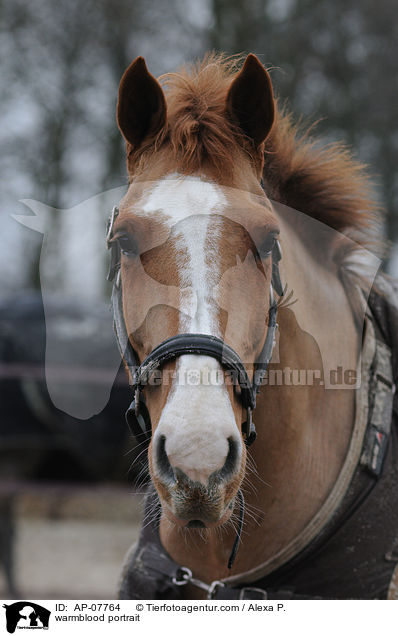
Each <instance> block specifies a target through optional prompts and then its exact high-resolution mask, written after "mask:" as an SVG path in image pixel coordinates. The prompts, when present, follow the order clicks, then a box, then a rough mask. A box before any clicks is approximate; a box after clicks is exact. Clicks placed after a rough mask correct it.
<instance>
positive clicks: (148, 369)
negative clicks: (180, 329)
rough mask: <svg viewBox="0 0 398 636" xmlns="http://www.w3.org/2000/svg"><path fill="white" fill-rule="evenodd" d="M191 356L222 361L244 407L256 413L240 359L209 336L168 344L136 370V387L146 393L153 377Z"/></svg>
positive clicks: (186, 337)
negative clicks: (183, 356) (239, 390)
mask: <svg viewBox="0 0 398 636" xmlns="http://www.w3.org/2000/svg"><path fill="white" fill-rule="evenodd" d="M188 354H193V355H204V356H210V357H212V358H215V359H216V360H219V362H220V363H221V364H222V366H223V367H224V369H226V370H227V371H231V372H232V379H233V380H234V383H236V384H238V385H239V386H240V388H241V394H240V398H241V401H242V404H243V406H244V407H245V408H247V407H250V408H252V409H254V407H255V405H256V396H255V394H254V392H253V389H252V384H251V382H250V379H249V376H248V375H247V372H246V369H245V367H244V365H243V364H242V361H241V359H240V357H239V356H238V354H237V353H236V351H234V349H232V347H230V346H229V345H227V344H226V343H225V342H224V341H223V340H221V338H217V337H216V336H211V335H207V334H201V333H182V334H178V335H177V336H173V337H172V338H168V339H167V340H164V341H163V342H162V343H161V344H160V345H159V346H157V347H155V349H154V350H153V351H152V352H151V353H150V354H149V356H148V357H147V358H145V360H144V362H143V363H142V364H141V366H140V367H138V369H137V370H136V373H135V375H134V380H133V382H134V386H135V387H137V388H140V389H142V388H143V387H144V386H145V385H146V384H147V383H148V381H149V379H150V377H151V375H152V373H153V372H154V371H155V370H156V369H159V368H161V367H162V366H163V365H164V363H165V362H168V361H169V360H174V359H175V358H177V357H179V356H182V355H188Z"/></svg>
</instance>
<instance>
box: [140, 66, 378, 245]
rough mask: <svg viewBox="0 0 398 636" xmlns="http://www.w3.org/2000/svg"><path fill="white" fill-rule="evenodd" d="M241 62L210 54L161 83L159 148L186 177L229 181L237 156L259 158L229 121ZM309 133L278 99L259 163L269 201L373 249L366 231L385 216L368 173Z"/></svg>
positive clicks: (347, 153)
mask: <svg viewBox="0 0 398 636" xmlns="http://www.w3.org/2000/svg"><path fill="white" fill-rule="evenodd" d="M242 59H243V58H242V57H241V56H240V57H236V56H235V57H227V56H225V55H216V54H209V55H207V56H206V57H205V58H204V59H203V60H202V61H201V62H198V63H197V64H195V65H192V66H185V67H183V68H182V69H180V71H179V72H177V73H169V74H167V75H164V76H162V77H161V78H160V81H161V83H162V84H163V85H164V88H165V92H166V97H167V108H168V123H169V125H168V128H167V130H166V131H162V132H161V133H160V135H159V136H158V138H157V140H156V149H159V148H161V147H162V146H163V145H165V144H167V146H168V149H169V150H171V152H172V154H173V159H174V160H175V162H176V165H177V166H178V169H179V170H181V171H182V172H185V173H194V172H197V171H199V170H201V169H203V166H204V165H207V166H209V165H210V166H211V167H212V169H213V171H216V172H217V173H218V174H219V175H230V174H232V173H233V172H234V170H236V165H237V157H239V153H241V154H242V152H243V153H249V154H250V155H251V159H252V160H255V159H256V157H255V154H256V153H255V152H254V151H253V149H252V152H251V150H250V145H249V144H248V142H247V140H245V139H244V138H243V135H242V133H240V132H239V130H237V129H236V127H235V126H234V124H233V123H232V122H231V121H229V120H228V118H227V117H226V116H225V99H226V94H227V91H228V87H229V85H230V84H231V82H232V80H233V79H234V78H235V76H236V75H237V73H238V72H239V67H240V65H241V61H242ZM312 133H313V126H307V127H305V126H304V125H302V124H298V123H295V122H294V121H293V117H292V115H291V113H290V112H289V111H288V110H287V109H286V108H281V107H280V106H279V104H278V100H276V118H275V122H274V125H273V128H272V130H271V133H270V135H269V137H268V138H267V139H266V141H265V147H264V152H263V156H262V157H261V158H262V159H263V160H264V168H263V181H264V185H265V190H266V192H267V195H268V196H269V198H270V199H273V200H275V201H278V202H280V203H283V204H284V205H287V206H289V207H291V208H294V209H297V210H300V211H302V212H305V213H306V214H308V215H310V216H312V217H313V218H316V219H318V220H319V221H322V222H323V223H325V224H327V225H329V226H330V227H332V228H334V229H336V230H338V231H339V232H344V233H350V230H353V233H354V234H355V239H356V240H359V241H360V242H362V243H363V244H367V245H368V246H369V233H370V232H369V230H370V231H372V230H373V232H374V229H375V225H378V224H380V218H381V211H380V210H379V206H378V204H377V202H376V197H375V194H374V192H373V187H372V184H371V181H370V178H369V175H368V173H367V169H366V167H365V166H364V165H363V164H362V163H359V162H358V161H356V160H355V159H354V158H353V156H352V154H351V152H350V151H349V150H348V149H347V147H346V146H345V145H344V144H341V143H334V144H328V145H324V144H323V145H322V143H320V140H319V139H314V138H313V136H312ZM242 148H244V150H242ZM150 152H151V151H150V149H149V147H148V148H147V149H143V152H142V153H141V159H143V160H145V157H146V158H148V153H150ZM152 152H153V146H152ZM246 156H247V155H246ZM361 236H362V240H361V238H359V237H361ZM365 236H367V237H368V238H367V239H365V238H364V237H365Z"/></svg>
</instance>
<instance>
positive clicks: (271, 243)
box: [260, 234, 278, 258]
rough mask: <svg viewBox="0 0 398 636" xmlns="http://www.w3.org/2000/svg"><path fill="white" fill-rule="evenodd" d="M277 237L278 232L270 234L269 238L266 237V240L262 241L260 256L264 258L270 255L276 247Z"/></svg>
mask: <svg viewBox="0 0 398 636" xmlns="http://www.w3.org/2000/svg"><path fill="white" fill-rule="evenodd" d="M277 238H278V235H277V234H268V236H267V238H266V239H265V241H263V242H262V244H261V246H260V256H261V257H262V258H264V257H266V256H269V255H270V254H271V252H272V250H273V249H274V247H275V243H276V240H277Z"/></svg>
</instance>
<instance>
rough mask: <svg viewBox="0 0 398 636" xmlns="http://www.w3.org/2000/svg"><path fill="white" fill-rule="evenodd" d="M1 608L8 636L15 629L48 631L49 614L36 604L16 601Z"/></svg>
mask: <svg viewBox="0 0 398 636" xmlns="http://www.w3.org/2000/svg"><path fill="white" fill-rule="evenodd" d="M3 607H5V610H6V620H7V631H8V633H9V634H13V633H14V632H15V630H16V629H48V621H49V620H50V614H51V612H50V610H48V609H46V608H45V607H42V606H41V605H37V603H31V601H18V603H12V605H3Z"/></svg>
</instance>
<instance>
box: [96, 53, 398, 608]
mask: <svg viewBox="0 0 398 636" xmlns="http://www.w3.org/2000/svg"><path fill="white" fill-rule="evenodd" d="M117 121H118V126H119V128H120V131H121V133H122V135H123V137H124V140H125V142H126V151H127V169H128V175H129V186H128V190H127V193H126V195H125V197H124V198H123V199H122V201H121V202H120V204H119V205H118V207H115V208H114V210H113V212H112V216H111V218H110V220H109V223H108V231H107V242H108V247H109V248H110V249H111V267H110V274H109V279H110V280H113V281H114V287H113V310H114V321H115V331H116V334H117V338H118V341H119V346H120V350H121V352H122V355H123V357H124V361H125V366H126V368H127V370H128V373H129V374H130V382H131V384H132V389H133V398H134V399H133V401H132V404H131V406H130V408H129V410H128V412H127V415H126V418H127V421H128V423H129V424H130V426H131V428H132V430H133V432H134V433H135V434H136V435H137V438H138V439H140V440H141V443H142V444H143V446H142V449H143V450H142V452H143V453H147V457H148V468H149V477H150V484H151V486H150V490H149V493H148V499H147V506H146V517H145V519H144V524H143V529H142V533H141V538H140V540H139V543H138V545H136V546H133V548H132V549H131V551H130V552H129V554H128V555H127V557H126V562H125V565H124V569H123V573H122V579H121V587H120V592H119V594H120V597H121V598H205V597H206V596H207V598H386V597H387V594H388V589H389V586H390V582H391V579H392V574H393V569H394V563H393V559H392V560H390V561H388V560H385V561H383V564H384V565H383V567H382V566H381V565H380V564H379V563H378V562H377V563H376V561H375V565H374V568H373V570H375V569H377V567H379V569H378V570H377V573H378V574H377V576H376V575H375V572H374V571H372V572H370V573H368V575H367V576H366V577H365V576H363V577H361V576H359V574H358V572H360V571H361V568H362V567H363V563H364V562H365V561H366V563H368V564H369V563H370V562H372V563H373V561H372V559H376V557H375V556H374V554H373V553H370V552H369V554H368V553H366V555H367V560H366V559H365V557H364V550H369V551H370V550H371V547H370V546H371V543H369V542H370V541H373V542H374V536H373V534H374V533H373V530H372V531H369V532H368V533H366V532H365V531H364V528H369V527H370V528H373V527H374V525H375V524H373V526H372V525H371V524H370V522H369V519H368V517H366V514H368V516H369V510H368V509H371V510H373V512H374V514H376V511H377V510H380V506H383V505H385V501H386V497H385V496H384V495H385V493H386V492H387V491H388V496H389V504H388V505H389V510H391V509H393V503H392V502H393V500H394V501H395V500H396V499H397V495H396V494H394V490H396V489H393V488H392V487H391V488H390V490H388V488H387V486H385V485H384V488H385V489H384V490H383V491H382V492H383V493H384V494H383V497H381V496H380V491H379V490H378V488H379V487H380V488H381V483H382V481H383V479H384V477H383V479H381V476H383V475H385V474H387V473H388V475H387V477H388V479H390V478H391V475H390V473H391V470H396V466H397V462H396V461H393V459H394V457H393V455H392V453H394V451H393V448H394V445H393V444H392V442H391V437H392V435H393V434H394V435H395V434H396V433H394V431H395V428H394V427H393V429H392V432H391V426H390V422H391V412H392V403H393V402H392V400H393V377H392V375H393V369H392V363H391V348H392V347H391V343H389V342H387V340H388V337H387V336H386V337H385V338H384V340H383V337H382V336H381V335H380V334H381V332H382V331H383V330H382V329H379V328H378V329H376V327H375V326H374V323H375V321H374V320H373V319H372V317H371V315H370V310H369V309H368V305H369V303H368V302H367V300H368V295H369V291H370V288H371V283H372V278H373V277H372V276H370V275H369V276H368V275H365V274H364V273H363V272H362V273H361V272H360V271H359V272H358V267H359V269H360V267H361V266H360V264H359V265H358V263H357V264H356V265H355V254H356V253H357V252H358V250H359V251H360V249H361V246H365V247H366V248H368V247H369V231H368V230H369V228H372V227H373V224H374V223H375V222H376V221H377V220H378V219H379V218H380V216H379V215H380V214H381V213H380V210H379V208H378V206H377V204H376V203H375V200H374V197H373V195H372V189H371V186H370V183H369V178H368V176H367V173H366V171H365V169H364V168H363V166H362V165H361V164H359V163H358V162H356V161H355V160H354V159H353V158H352V156H351V154H350V153H349V152H348V151H347V150H346V149H345V148H344V147H342V146H341V145H339V144H334V145H333V144H332V145H328V146H325V145H322V144H320V143H319V142H317V140H313V139H312V137H311V136H310V133H309V132H308V131H304V132H302V133H301V132H300V129H299V127H298V125H296V124H295V123H294V122H293V120H292V117H291V115H290V114H289V112H287V111H286V110H285V109H283V108H281V107H280V106H279V104H278V100H277V99H276V98H275V97H274V94H273V88H272V83H271V79H270V75H269V73H268V72H267V70H266V69H265V68H264V66H263V65H262V64H261V62H260V61H259V60H258V58H257V57H256V56H255V55H253V54H250V55H248V56H247V57H246V59H245V60H244V62H243V63H242V64H240V62H239V63H238V62H237V60H236V59H231V58H227V57H225V56H223V55H215V54H213V55H208V56H207V57H206V58H205V59H204V60H203V61H202V62H201V63H199V64H197V65H196V66H191V67H189V66H187V67H184V68H183V69H182V70H181V71H180V72H178V73H172V74H168V75H166V76H163V77H162V78H160V79H159V80H157V79H156V78H155V77H154V76H153V75H151V74H150V73H149V71H148V69H147V66H146V63H145V61H144V59H143V58H142V57H138V58H137V59H136V60H134V62H133V63H132V64H131V65H130V66H129V68H128V69H127V70H126V72H125V74H124V75H123V77H122V79H121V82H120V87H119V95H118V105H117ZM352 237H355V241H354V240H353V238H352ZM282 255H283V256H282ZM357 260H358V259H357ZM360 262H361V259H359V263H360ZM353 263H354V265H353ZM374 273H375V272H374V270H373V275H374ZM365 288H366V289H365ZM364 290H365V291H364ZM371 294H373V295H375V292H373V291H372V292H371ZM376 296H377V298H378V299H379V302H380V303H381V302H382V301H381V300H380V299H381V298H385V295H384V296H383V294H380V295H378V294H376V295H375V297H376ZM383 302H384V301H383ZM374 303H375V304H377V303H376V300H375V301H374ZM394 311H395V310H394ZM391 312H392V313H391ZM390 313H391V315H393V317H394V320H396V315H397V314H396V313H394V312H393V311H392V310H391V311H390ZM394 324H397V323H396V322H395V323H394ZM364 325H365V327H364ZM375 343H376V344H375ZM329 361H331V362H329ZM332 367H333V368H332ZM293 371H294V373H293ZM272 373H273V374H274V381H273V382H272V381H271V376H272ZM333 374H334V375H333ZM339 374H340V376H342V377H343V378H344V379H343V380H342V379H341V378H340V380H338V381H337V380H336V377H337V376H338V375H339ZM275 377H276V378H277V379H278V378H279V380H281V381H279V380H278V381H275ZM187 378H188V380H187ZM189 378H191V381H189ZM303 378H304V379H303ZM332 378H334V379H335V380H334V381H332ZM380 387H384V388H383V389H381V388H380ZM369 396H371V398H372V400H370V397H369ZM370 401H372V404H373V405H374V404H376V405H378V406H377V408H376V407H373V406H371V404H370ZM380 412H382V413H383V417H379V415H380ZM377 414H379V415H377ZM256 436H257V438H256ZM375 440H376V441H375ZM376 442H377V443H378V447H377V453H376V450H375V448H376V446H375V444H376ZM387 465H388V467H389V468H388V470H387V469H386V466H387ZM390 467H392V468H391V470H390ZM394 475H395V477H394V478H396V473H394ZM388 483H389V484H390V481H389V482H388ZM391 484H392V481H391ZM386 488H387V490H386ZM369 493H370V494H369ZM365 495H366V496H365ZM394 498H395V499H394ZM359 502H361V505H360V504H359ZM383 502H384V503H383ZM357 508H359V513H358V514H359V516H358V515H354V510H356V509H357ZM397 509H398V508H397ZM384 512H385V511H384ZM361 514H363V515H365V517H364V519H363V518H362V517H361ZM383 514H384V513H383ZM358 519H359V520H358ZM372 519H373V520H374V516H373V517H372ZM354 521H355V523H357V525H358V524H359V526H358V528H356V529H355V528H354V529H353V528H352V524H353V523H354ZM376 525H377V523H376ZM355 527H356V526H355ZM350 528H351V530H350ZM350 532H351V534H350ZM352 533H354V537H353V535H352ZM397 534H398V533H397V519H396V515H393V519H391V517H389V518H388V519H387V520H386V518H385V515H384V517H383V531H382V532H381V533H380V532H379V535H378V536H382V538H383V542H382V543H383V548H380V549H381V550H382V552H383V550H384V552H385V553H387V548H391V546H392V544H393V542H394V539H395V536H396V535H397ZM387 544H388V545H387ZM379 547H380V546H379ZM379 552H380V550H379ZM390 553H391V554H392V552H391V550H390ZM376 565H377V567H376ZM371 569H372V568H371Z"/></svg>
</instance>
